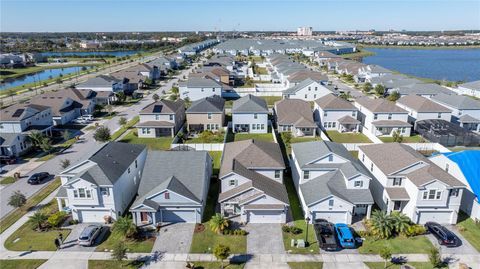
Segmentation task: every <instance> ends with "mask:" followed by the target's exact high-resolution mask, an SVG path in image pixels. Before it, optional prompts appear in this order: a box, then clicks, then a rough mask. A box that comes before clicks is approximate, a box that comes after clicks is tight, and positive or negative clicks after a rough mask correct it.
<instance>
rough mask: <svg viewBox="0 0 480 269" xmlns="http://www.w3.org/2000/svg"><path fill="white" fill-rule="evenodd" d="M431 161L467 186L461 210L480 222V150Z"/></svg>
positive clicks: (452, 154) (436, 158)
mask: <svg viewBox="0 0 480 269" xmlns="http://www.w3.org/2000/svg"><path fill="white" fill-rule="evenodd" d="M430 160H431V161H432V162H434V163H435V164H436V165H438V166H439V167H440V168H442V169H444V170H445V171H446V172H447V173H449V174H450V175H452V176H454V177H455V178H456V179H458V180H460V181H461V182H462V183H463V184H465V186H466V188H465V190H464V191H463V195H462V203H461V205H460V209H461V210H462V211H463V212H465V213H467V214H468V215H469V216H470V217H471V218H472V219H474V220H480V181H479V178H480V169H478V164H480V150H464V151H459V152H446V153H441V154H436V155H434V156H432V157H430Z"/></svg>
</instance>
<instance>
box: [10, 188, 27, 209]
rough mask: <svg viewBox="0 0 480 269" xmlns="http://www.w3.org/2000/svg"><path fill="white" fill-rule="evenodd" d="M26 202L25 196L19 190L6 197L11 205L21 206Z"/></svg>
mask: <svg viewBox="0 0 480 269" xmlns="http://www.w3.org/2000/svg"><path fill="white" fill-rule="evenodd" d="M26 202H27V198H26V197H25V195H24V194H23V193H21V192H20V191H15V192H14V193H13V194H12V196H10V198H9V199H8V204H9V205H11V206H13V207H17V208H18V207H21V206H23V205H24V204H25V203H26Z"/></svg>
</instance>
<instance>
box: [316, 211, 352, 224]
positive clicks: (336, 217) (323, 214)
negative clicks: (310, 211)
mask: <svg viewBox="0 0 480 269" xmlns="http://www.w3.org/2000/svg"><path fill="white" fill-rule="evenodd" d="M314 213H315V215H314V219H326V220H328V221H329V222H331V223H346V222H347V212H330V211H316V212H314Z"/></svg>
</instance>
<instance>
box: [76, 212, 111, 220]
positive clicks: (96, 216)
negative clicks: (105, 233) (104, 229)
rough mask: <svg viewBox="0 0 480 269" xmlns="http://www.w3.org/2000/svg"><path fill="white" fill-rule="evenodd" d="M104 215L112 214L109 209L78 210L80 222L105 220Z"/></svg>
mask: <svg viewBox="0 0 480 269" xmlns="http://www.w3.org/2000/svg"><path fill="white" fill-rule="evenodd" d="M104 216H110V212H109V211H101V210H97V211H95V210H80V211H78V221H79V222H105V220H104V218H103V217H104Z"/></svg>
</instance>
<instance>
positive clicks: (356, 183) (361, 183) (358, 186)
mask: <svg viewBox="0 0 480 269" xmlns="http://www.w3.org/2000/svg"><path fill="white" fill-rule="evenodd" d="M353 186H355V188H361V187H363V181H361V180H356V181H355V182H353Z"/></svg>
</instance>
